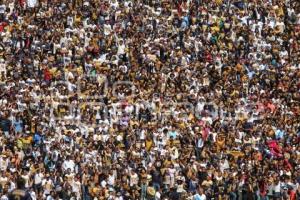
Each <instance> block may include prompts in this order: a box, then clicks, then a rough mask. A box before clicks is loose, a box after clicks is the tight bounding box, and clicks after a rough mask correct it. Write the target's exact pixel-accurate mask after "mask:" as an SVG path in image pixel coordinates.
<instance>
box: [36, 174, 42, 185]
mask: <svg viewBox="0 0 300 200" xmlns="http://www.w3.org/2000/svg"><path fill="white" fill-rule="evenodd" d="M43 178H44V175H43V173H37V174H35V175H34V184H40V183H42V180H43Z"/></svg>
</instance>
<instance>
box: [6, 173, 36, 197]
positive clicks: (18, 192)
mask: <svg viewBox="0 0 300 200" xmlns="http://www.w3.org/2000/svg"><path fill="white" fill-rule="evenodd" d="M24 188H25V180H24V179H22V178H19V179H18V180H17V189H14V190H13V191H12V192H11V193H10V194H9V196H8V199H9V200H31V196H30V194H29V192H27V191H26V190H25V189H24Z"/></svg>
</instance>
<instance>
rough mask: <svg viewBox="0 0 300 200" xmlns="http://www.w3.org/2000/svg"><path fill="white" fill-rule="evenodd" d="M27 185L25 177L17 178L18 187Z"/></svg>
mask: <svg viewBox="0 0 300 200" xmlns="http://www.w3.org/2000/svg"><path fill="white" fill-rule="evenodd" d="M24 187H25V180H24V179H23V178H18V179H17V188H19V189H22V188H24Z"/></svg>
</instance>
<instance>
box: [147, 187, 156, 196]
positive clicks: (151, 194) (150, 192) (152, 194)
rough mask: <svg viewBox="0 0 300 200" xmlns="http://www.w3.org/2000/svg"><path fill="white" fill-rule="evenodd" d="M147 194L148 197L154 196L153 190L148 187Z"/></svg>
mask: <svg viewBox="0 0 300 200" xmlns="http://www.w3.org/2000/svg"><path fill="white" fill-rule="evenodd" d="M147 193H148V194H149V195H150V196H155V189H154V188H153V187H148V188H147Z"/></svg>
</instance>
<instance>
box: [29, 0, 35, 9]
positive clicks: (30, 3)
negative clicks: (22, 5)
mask: <svg viewBox="0 0 300 200" xmlns="http://www.w3.org/2000/svg"><path fill="white" fill-rule="evenodd" d="M27 6H28V7H30V8H33V7H35V6H37V0H27Z"/></svg>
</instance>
